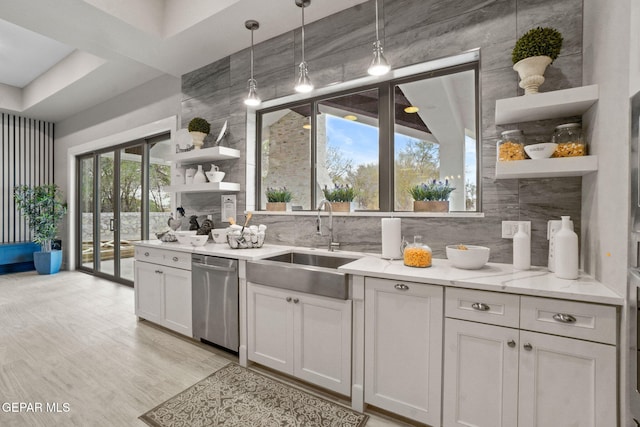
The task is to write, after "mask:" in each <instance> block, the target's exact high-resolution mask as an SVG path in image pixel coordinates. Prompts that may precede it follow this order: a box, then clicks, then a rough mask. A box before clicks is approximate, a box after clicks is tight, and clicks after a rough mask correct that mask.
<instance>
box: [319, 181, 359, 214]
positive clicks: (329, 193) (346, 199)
mask: <svg viewBox="0 0 640 427" xmlns="http://www.w3.org/2000/svg"><path fill="white" fill-rule="evenodd" d="M322 193H323V194H324V198H325V199H327V201H328V202H331V209H332V210H333V211H334V212H350V211H351V203H352V202H353V200H354V199H355V198H356V196H357V195H358V191H357V190H356V189H355V188H353V187H351V186H349V185H348V184H344V185H338V184H334V185H333V188H328V187H327V186H326V185H325V186H324V189H323V190H322Z"/></svg>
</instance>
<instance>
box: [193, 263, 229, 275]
mask: <svg viewBox="0 0 640 427" xmlns="http://www.w3.org/2000/svg"><path fill="white" fill-rule="evenodd" d="M192 267H193V268H203V269H205V270H211V271H223V272H226V273H230V272H233V271H236V268H235V267H218V266H217V265H207V264H200V263H193V264H192Z"/></svg>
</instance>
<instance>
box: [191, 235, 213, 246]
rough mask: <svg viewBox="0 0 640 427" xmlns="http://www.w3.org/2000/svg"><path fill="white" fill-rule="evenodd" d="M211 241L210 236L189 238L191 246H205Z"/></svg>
mask: <svg viewBox="0 0 640 427" xmlns="http://www.w3.org/2000/svg"><path fill="white" fill-rule="evenodd" d="M207 240H209V235H208V234H200V235H198V236H189V244H190V245H191V246H204V245H205V244H206V243H207Z"/></svg>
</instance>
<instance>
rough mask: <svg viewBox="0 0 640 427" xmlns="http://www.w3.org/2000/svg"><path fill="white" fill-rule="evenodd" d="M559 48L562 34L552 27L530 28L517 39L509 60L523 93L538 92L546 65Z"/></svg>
mask: <svg viewBox="0 0 640 427" xmlns="http://www.w3.org/2000/svg"><path fill="white" fill-rule="evenodd" d="M561 48H562V34H560V32H558V30H556V29H554V28H549V27H545V28H542V27H536V28H532V29H531V30H529V31H527V32H526V33H525V34H524V35H523V36H522V37H520V38H519V39H518V41H517V42H516V45H515V46H514V48H513V51H512V52H511V60H512V61H513V64H514V65H513V69H514V70H516V71H517V72H518V75H519V76H520V87H521V88H522V89H524V94H525V95H530V94H534V93H538V88H539V87H540V85H542V83H544V72H545V70H546V69H547V66H549V65H550V64H552V63H553V61H554V60H555V59H556V58H557V57H558V55H559V54H560V49H561Z"/></svg>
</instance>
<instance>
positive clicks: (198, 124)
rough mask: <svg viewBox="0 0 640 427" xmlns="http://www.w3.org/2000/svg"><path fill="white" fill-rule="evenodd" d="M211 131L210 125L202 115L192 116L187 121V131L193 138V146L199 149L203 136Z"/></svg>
mask: <svg viewBox="0 0 640 427" xmlns="http://www.w3.org/2000/svg"><path fill="white" fill-rule="evenodd" d="M209 132H211V125H210V124H209V122H208V121H206V120H205V119H203V118H202V117H194V118H193V119H191V121H190V122H189V133H190V134H191V138H193V148H194V149H196V150H199V149H200V148H202V146H203V145H204V138H205V137H206V136H207V135H209Z"/></svg>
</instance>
